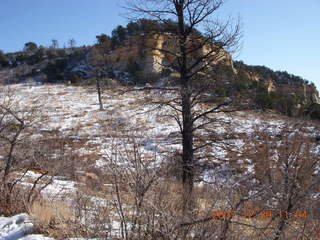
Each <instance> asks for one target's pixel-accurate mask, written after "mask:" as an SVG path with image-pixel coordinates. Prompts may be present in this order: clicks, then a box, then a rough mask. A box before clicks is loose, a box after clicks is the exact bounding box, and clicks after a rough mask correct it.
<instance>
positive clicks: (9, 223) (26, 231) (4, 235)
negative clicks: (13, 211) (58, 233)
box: [0, 214, 52, 240]
mask: <svg viewBox="0 0 320 240" xmlns="http://www.w3.org/2000/svg"><path fill="white" fill-rule="evenodd" d="M32 232H33V224H32V222H31V221H30V219H29V216H28V215H27V214H20V215H16V216H13V217H8V218H6V217H0V239H1V240H18V239H19V240H52V238H47V237H44V236H42V235H35V234H32Z"/></svg>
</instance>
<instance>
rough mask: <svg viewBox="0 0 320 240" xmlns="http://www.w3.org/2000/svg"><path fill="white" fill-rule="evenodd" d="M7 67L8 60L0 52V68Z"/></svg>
mask: <svg viewBox="0 0 320 240" xmlns="http://www.w3.org/2000/svg"><path fill="white" fill-rule="evenodd" d="M7 66H9V60H8V58H7V56H6V55H5V54H4V53H3V52H2V51H1V50H0V68H1V67H7Z"/></svg>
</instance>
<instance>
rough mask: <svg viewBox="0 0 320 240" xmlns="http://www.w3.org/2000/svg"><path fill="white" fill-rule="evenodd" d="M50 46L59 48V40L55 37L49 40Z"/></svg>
mask: <svg viewBox="0 0 320 240" xmlns="http://www.w3.org/2000/svg"><path fill="white" fill-rule="evenodd" d="M51 48H53V49H56V48H59V42H58V40H57V39H52V40H51Z"/></svg>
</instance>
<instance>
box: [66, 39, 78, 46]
mask: <svg viewBox="0 0 320 240" xmlns="http://www.w3.org/2000/svg"><path fill="white" fill-rule="evenodd" d="M76 44H77V43H76V40H74V39H73V38H71V39H69V41H68V46H69V47H70V48H74V47H75V46H76Z"/></svg>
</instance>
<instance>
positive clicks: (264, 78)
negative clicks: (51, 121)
mask: <svg viewBox="0 0 320 240" xmlns="http://www.w3.org/2000/svg"><path fill="white" fill-rule="evenodd" d="M170 24H171V25H170ZM170 24H169V25H165V27H164V26H162V25H157V24H156V22H154V21H149V20H139V21H138V22H130V23H129V24H128V25H127V26H126V27H122V26H118V27H117V28H116V29H115V30H114V31H113V35H112V37H109V36H107V35H105V34H101V35H98V36H97V44H96V45H94V46H83V47H70V48H64V49H55V48H45V47H42V46H40V47H38V46H36V45H33V43H28V44H26V46H25V51H22V52H17V53H8V54H3V53H2V54H0V81H1V82H5V83H19V82H25V81H29V82H43V83H72V84H77V85H86V84H93V83H94V82H95V79H96V78H97V77H98V74H99V78H102V79H104V80H102V82H103V83H106V84H108V83H109V82H110V79H115V80H116V81H118V82H121V84H124V85H128V84H129V85H130V84H131V85H132V84H133V85H138V86H139V85H141V84H142V85H144V84H146V83H149V84H151V85H157V86H159V85H162V86H163V85H176V84H177V81H176V80H175V79H176V77H177V75H176V73H175V71H174V70H173V69H172V68H171V67H170V64H172V63H171V62H172V57H171V56H170V54H166V53H165V52H166V51H173V50H174V49H175V45H176V42H177V39H176V37H175V32H174V29H175V25H174V24H175V23H173V22H172V23H170ZM170 26H171V28H170ZM155 31H157V32H162V33H157V34H155V33H154V32H155ZM195 36H196V37H195V38H194V39H193V40H192V41H191V43H190V44H193V42H196V41H201V40H199V39H201V33H198V32H196V33H195ZM206 48H214V45H210V44H209V45H206V46H205V47H203V48H202V49H199V51H198V52H196V53H195V56H193V57H194V58H197V57H199V56H201V55H203V54H205V53H206V51H208V49H206ZM159 49H163V51H164V52H162V51H159ZM218 54H219V57H217V60H216V61H215V62H213V65H212V70H211V72H210V73H205V74H208V80H207V81H211V82H212V84H211V85H212V86H214V87H213V88H212V87H211V89H207V93H208V94H218V95H220V96H228V95H232V94H235V93H237V92H239V93H244V94H248V95H250V98H251V100H250V101H251V103H252V104H251V109H262V110H267V109H272V110H275V111H276V112H280V113H282V114H284V115H287V116H290V117H304V116H307V117H309V118H312V119H319V118H320V105H319V103H320V100H319V93H318V91H317V89H316V87H315V85H314V84H313V83H310V82H309V81H307V80H305V79H302V78H301V77H298V76H294V75H292V74H289V73H287V72H279V71H273V70H271V69H269V68H267V67H265V66H249V65H246V64H245V63H243V62H241V61H235V62H234V61H233V60H232V58H231V56H230V55H229V54H228V53H227V52H225V51H221V50H219V53H218ZM193 57H192V58H193ZM215 57H216V56H215ZM190 60H191V59H190ZM98 69H99V71H98ZM99 72H100V73H99ZM101 73H103V74H102V75H101ZM111 82H112V81H111ZM199 84H200V85H201V84H202V83H199Z"/></svg>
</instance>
